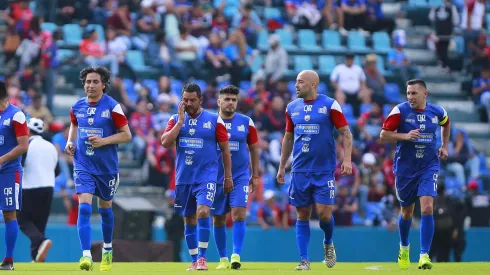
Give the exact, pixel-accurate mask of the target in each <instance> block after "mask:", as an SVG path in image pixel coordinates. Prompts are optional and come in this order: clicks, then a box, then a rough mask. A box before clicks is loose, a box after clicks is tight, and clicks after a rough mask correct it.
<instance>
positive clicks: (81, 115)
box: [76, 114, 85, 118]
mask: <svg viewBox="0 0 490 275" xmlns="http://www.w3.org/2000/svg"><path fill="white" fill-rule="evenodd" d="M76 117H77V118H79V117H80V118H81V117H85V114H76Z"/></svg>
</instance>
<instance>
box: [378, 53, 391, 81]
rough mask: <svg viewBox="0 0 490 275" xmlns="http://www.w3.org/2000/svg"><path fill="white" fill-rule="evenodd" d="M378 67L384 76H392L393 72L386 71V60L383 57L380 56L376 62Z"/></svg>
mask: <svg viewBox="0 0 490 275" xmlns="http://www.w3.org/2000/svg"><path fill="white" fill-rule="evenodd" d="M376 66H377V67H378V70H379V71H380V72H381V74H382V75H384V76H388V75H391V74H392V72H391V71H388V70H387V69H386V66H385V60H384V58H383V57H382V56H379V55H378V57H377V60H376Z"/></svg>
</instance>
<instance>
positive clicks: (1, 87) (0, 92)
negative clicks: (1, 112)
mask: <svg viewBox="0 0 490 275" xmlns="http://www.w3.org/2000/svg"><path fill="white" fill-rule="evenodd" d="M7 95H8V94H7V85H6V84H5V82H4V81H0V100H4V99H6V98H7Z"/></svg>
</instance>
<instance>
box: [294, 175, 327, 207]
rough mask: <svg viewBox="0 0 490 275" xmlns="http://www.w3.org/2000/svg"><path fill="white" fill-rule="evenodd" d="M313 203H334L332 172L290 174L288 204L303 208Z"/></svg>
mask: <svg viewBox="0 0 490 275" xmlns="http://www.w3.org/2000/svg"><path fill="white" fill-rule="evenodd" d="M313 203H318V204H328V205H333V204H334V203H335V183H334V176H333V172H329V173H310V172H292V173H291V185H290V186H289V204H291V205H292V206H294V207H305V206H309V205H312V204H313Z"/></svg>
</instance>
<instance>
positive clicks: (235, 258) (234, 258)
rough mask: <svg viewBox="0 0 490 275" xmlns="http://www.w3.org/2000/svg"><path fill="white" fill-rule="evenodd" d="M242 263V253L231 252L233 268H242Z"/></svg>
mask: <svg viewBox="0 0 490 275" xmlns="http://www.w3.org/2000/svg"><path fill="white" fill-rule="evenodd" d="M240 267H242V263H241V262H240V255H238V254H231V269H240Z"/></svg>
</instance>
